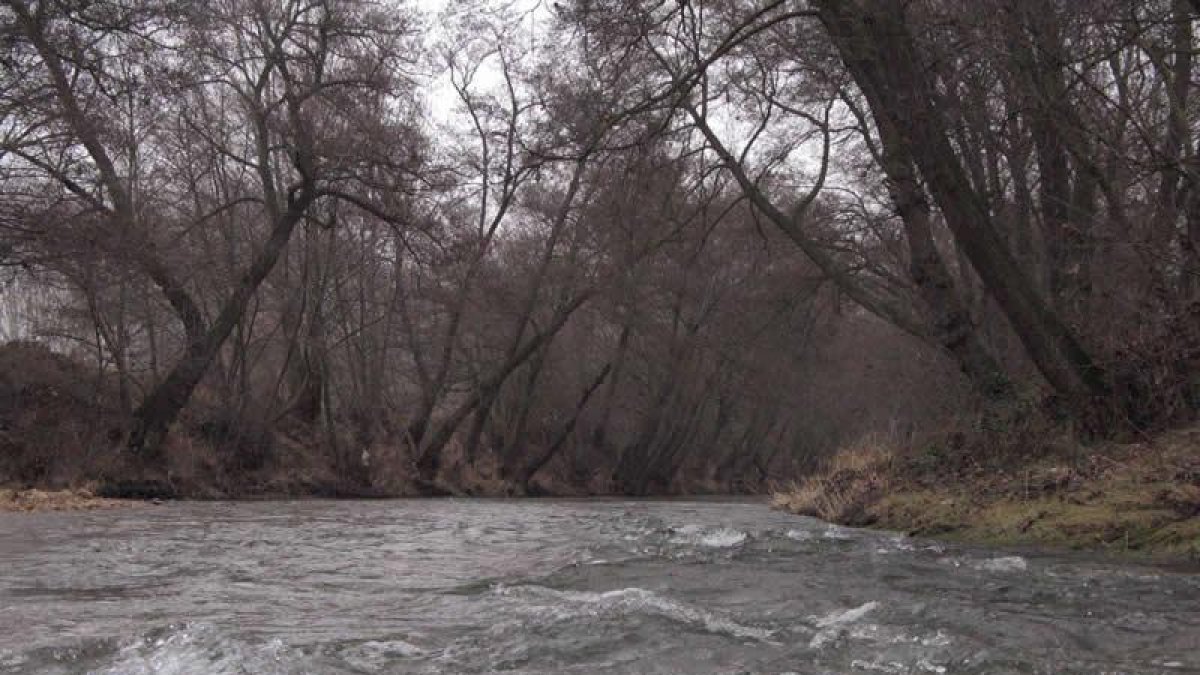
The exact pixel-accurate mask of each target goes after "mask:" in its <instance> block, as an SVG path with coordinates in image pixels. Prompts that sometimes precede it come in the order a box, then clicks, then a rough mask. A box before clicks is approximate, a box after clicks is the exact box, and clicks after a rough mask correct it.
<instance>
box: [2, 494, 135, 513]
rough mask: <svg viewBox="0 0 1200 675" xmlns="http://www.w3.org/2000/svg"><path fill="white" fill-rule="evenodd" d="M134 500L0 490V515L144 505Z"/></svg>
mask: <svg viewBox="0 0 1200 675" xmlns="http://www.w3.org/2000/svg"><path fill="white" fill-rule="evenodd" d="M145 503H146V502H144V501H139V500H135V499H110V498H107V497H98V496H96V495H95V494H94V493H92V492H91V491H90V490H83V489H79V490H38V489H29V490H9V489H0V513H12V512H31V511H95V510H99V509H120V508H128V507H130V506H138V505H141V504H145Z"/></svg>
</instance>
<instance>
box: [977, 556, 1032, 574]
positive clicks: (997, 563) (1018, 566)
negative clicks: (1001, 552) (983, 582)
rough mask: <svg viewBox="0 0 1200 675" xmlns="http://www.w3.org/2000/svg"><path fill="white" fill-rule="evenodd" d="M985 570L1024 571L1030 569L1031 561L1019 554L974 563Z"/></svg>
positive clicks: (978, 568) (979, 568)
mask: <svg viewBox="0 0 1200 675" xmlns="http://www.w3.org/2000/svg"><path fill="white" fill-rule="evenodd" d="M973 567H974V568H975V569H977V570H981V571H983V572H1024V571H1025V570H1027V569H1029V563H1028V562H1027V561H1026V560H1025V559H1024V558H1022V557H1021V556H1019V555H1011V556H1004V557H1001V558H992V559H990V560H981V561H979V562H977V563H975V564H974V565H973Z"/></svg>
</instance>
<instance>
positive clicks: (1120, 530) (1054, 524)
mask: <svg viewBox="0 0 1200 675" xmlns="http://www.w3.org/2000/svg"><path fill="white" fill-rule="evenodd" d="M989 449H991V450H995V449H996V448H995V447H994V446H993V447H989V446H988V445H987V444H986V443H980V442H979V441H978V438H976V439H969V438H967V439H964V436H963V434H961V433H955V434H947V435H944V436H942V437H940V438H937V439H934V440H931V441H928V442H926V443H921V444H915V445H910V446H907V447H905V446H901V445H898V444H892V443H887V442H879V441H874V442H872V441H867V442H864V443H861V444H857V445H855V446H851V447H848V448H846V449H844V450H843V451H841V452H840V453H838V454H837V455H836V456H834V457H833V458H832V459H831V460H830V461H829V462H828V464H827V465H826V466H825V468H824V469H823V470H822V471H820V472H818V473H816V474H814V475H812V476H810V477H808V478H806V479H804V480H801V481H799V482H797V483H794V484H792V485H790V486H787V487H786V488H784V489H781V490H778V491H776V492H775V493H774V495H773V498H772V505H773V506H774V507H776V508H779V509H782V510H785V511H789V512H792V513H796V514H800V515H807V516H813V517H817V518H821V519H823V520H827V521H830V522H834V523H838V524H842V525H849V526H856V527H872V528H879V529H888V530H900V531H904V532H907V533H909V534H911V535H916V536H933V537H939V538H944V539H951V540H956V541H962V542H968V543H974V544H983V545H993V546H1037V547H1043V548H1046V547H1048V548H1058V549H1077V550H1096V551H1103V552H1106V553H1117V554H1121V555H1130V556H1135V557H1138V558H1143V559H1155V560H1163V561H1187V562H1189V563H1195V562H1200V426H1197V427H1191V428H1187V429H1181V430H1176V431H1171V432H1168V433H1163V434H1160V435H1157V436H1154V437H1150V438H1146V439H1144V440H1142V441H1140V442H1136V443H1107V444H1102V445H1096V446H1089V447H1085V446H1083V445H1081V444H1078V443H1076V442H1073V441H1072V440H1071V439H1070V438H1069V437H1068V436H1067V435H1066V434H1060V435H1058V436H1056V437H1052V438H1050V439H1049V440H1047V441H1046V442H1043V443H1041V444H1038V445H1036V446H1026V447H1025V448H1024V449H1023V451H1022V450H1014V448H1012V447H1008V448H1002V449H1001V450H1000V451H998V452H993V453H992V454H991V456H988V454H987V451H988V450H989Z"/></svg>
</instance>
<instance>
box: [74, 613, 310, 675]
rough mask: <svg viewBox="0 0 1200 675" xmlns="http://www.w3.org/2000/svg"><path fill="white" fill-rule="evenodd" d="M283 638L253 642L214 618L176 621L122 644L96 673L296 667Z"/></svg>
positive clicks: (175, 674)
mask: <svg viewBox="0 0 1200 675" xmlns="http://www.w3.org/2000/svg"><path fill="white" fill-rule="evenodd" d="M297 657H298V655H296V654H294V653H292V652H291V651H290V650H289V649H288V648H287V647H286V646H285V645H284V644H283V642H282V641H281V640H279V639H274V640H270V641H269V642H266V643H264V644H261V645H253V644H250V643H247V642H243V641H241V640H235V639H232V638H229V637H228V636H226V635H223V634H222V633H220V632H219V631H217V629H216V628H215V627H213V626H212V625H209V624H183V625H180V626H174V627H172V628H171V629H169V630H167V631H166V632H165V633H160V634H158V635H156V636H144V637H140V638H137V639H134V640H131V641H130V642H128V643H126V644H125V645H123V646H122V647H121V648H120V650H119V651H118V652H117V653H116V654H115V655H114V656H113V657H112V663H111V664H109V665H107V666H102V667H100V668H97V669H95V670H92V671H91V673H92V674H94V675H141V674H143V673H144V674H145V675H189V674H191V673H213V674H216V675H221V674H224V673H265V674H271V673H280V674H283V673H297V672H303V671H301V670H299V669H297V665H298V662H300V659H298V658H297Z"/></svg>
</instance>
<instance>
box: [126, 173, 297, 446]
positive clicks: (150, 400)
mask: <svg viewBox="0 0 1200 675" xmlns="http://www.w3.org/2000/svg"><path fill="white" fill-rule="evenodd" d="M313 198H314V191H313V188H312V186H311V185H308V186H306V187H305V188H304V189H303V191H302V192H301V193H300V195H299V196H298V197H297V198H296V199H295V200H293V201H292V202H291V203H290V204H289V206H288V209H287V211H285V212H284V213H283V214H281V216H280V218H279V220H278V221H277V222H276V223H275V226H274V227H273V228H272V230H271V236H270V237H268V239H267V241H266V243H265V244H264V245H263V247H262V249H261V250H260V251H259V252H258V253H257V255H255V257H254V260H253V261H252V262H251V264H250V267H249V268H247V269H246V271H245V273H243V275H242V277H241V279H240V280H239V282H238V285H237V286H236V287H235V288H234V291H233V294H232V295H231V296H230V297H229V299H228V300H226V301H225V304H224V306H222V308H221V313H220V314H218V315H217V318H216V320H215V321H213V324H212V326H211V327H210V328H209V329H208V331H207V332H206V333H205V334H204V335H203V336H202V337H201V339H199V340H191V341H189V343H188V345H187V348H186V350H185V352H184V355H183V357H182V358H181V359H180V360H179V362H178V363H176V364H175V366H174V367H173V368H171V371H170V372H169V373H168V374H167V377H166V378H165V379H164V380H163V381H162V382H161V383H159V385H158V386H156V387H155V388H154V389H152V390H151V391H150V393H149V394H147V395H146V398H145V399H143V400H142V404H141V405H140V406H139V407H138V409H137V410H136V411H134V414H133V428H132V430H131V431H130V434H129V437H128V440H127V446H128V448H129V449H130V450H131V451H132V452H133V453H134V454H135V455H137V456H139V457H140V458H141V459H142V461H143V462H144V463H149V464H153V463H156V462H157V461H159V460H160V459H161V451H162V447H161V444H162V441H163V439H164V438H165V436H166V433H167V430H168V429H169V428H170V426H171V424H173V423H174V422H175V419H176V418H177V417H178V416H179V412H180V411H181V410H183V407H184V406H185V405H187V402H188V399H190V398H191V396H192V392H193V391H194V390H195V389H196V385H198V384H199V383H200V379H201V378H202V377H204V373H205V371H207V370H208V367H209V365H210V364H211V363H212V361H213V359H214V358H215V357H216V355H217V352H218V351H219V350H220V349H221V345H222V344H224V343H225V339H226V338H228V337H229V334H230V333H231V332H232V331H233V328H234V326H235V325H237V322H238V320H239V319H240V318H241V316H242V315H243V314H244V313H245V311H246V306H247V305H248V304H249V302H250V299H251V298H252V297H254V293H255V291H256V290H257V289H258V287H259V286H260V285H261V284H262V282H263V280H264V279H266V278H267V275H268V274H269V273H270V272H271V269H272V268H273V267H274V266H275V262H276V261H277V260H278V259H279V255H280V253H282V252H283V249H284V247H285V246H286V245H287V242H288V240H289V239H290V238H291V235H292V231H293V230H294V229H295V227H296V224H297V223H299V222H300V220H301V218H303V217H304V213H305V211H306V210H307V208H308V206H309V204H310V203H311V202H312V201H313Z"/></svg>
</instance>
